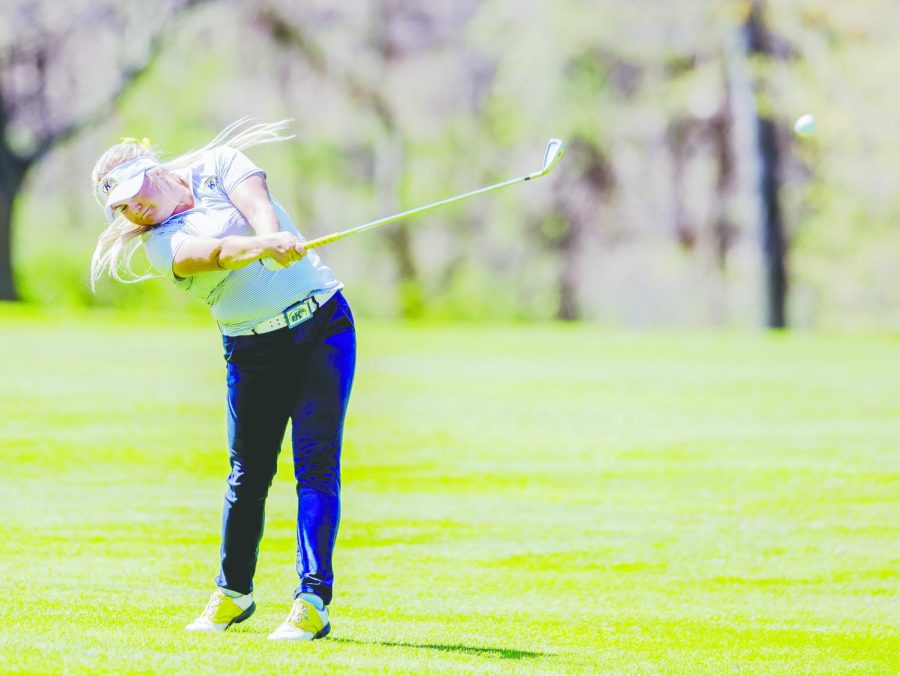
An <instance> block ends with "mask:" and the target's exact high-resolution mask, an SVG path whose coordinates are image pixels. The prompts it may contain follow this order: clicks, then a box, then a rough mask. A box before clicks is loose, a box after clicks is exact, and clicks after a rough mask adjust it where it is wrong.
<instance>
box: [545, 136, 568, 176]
mask: <svg viewBox="0 0 900 676" xmlns="http://www.w3.org/2000/svg"><path fill="white" fill-rule="evenodd" d="M565 154H566V146H565V144H563V142H562V141H561V140H560V139H558V138H552V139H550V140H549V141H547V147H546V148H545V149H544V166H543V167H541V176H543V175H544V174H548V173H550V170H551V169H553V167H555V166H556V163H557V162H559V161H560V160H561V159H562V156H563V155H565Z"/></svg>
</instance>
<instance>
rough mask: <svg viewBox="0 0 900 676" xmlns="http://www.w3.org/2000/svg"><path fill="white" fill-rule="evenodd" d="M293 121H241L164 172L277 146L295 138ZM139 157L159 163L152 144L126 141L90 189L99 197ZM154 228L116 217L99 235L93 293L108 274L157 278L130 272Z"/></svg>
mask: <svg viewBox="0 0 900 676" xmlns="http://www.w3.org/2000/svg"><path fill="white" fill-rule="evenodd" d="M290 122H291V120H281V121H279V122H270V123H258V124H252V120H251V119H250V118H246V117H242V118H241V119H239V120H237V121H236V122H233V123H232V124H230V125H228V126H227V127H225V129H223V130H222V131H221V132H220V133H219V134H218V135H217V136H216V137H215V138H214V139H213V140H212V141H210V142H209V143H207V144H206V145H205V146H203V147H202V148H197V149H196V150H190V151H188V152H186V153H184V154H182V155H179V156H178V157H176V158H174V159H171V160H168V161H166V162H162V163H161V165H162V167H163V169H166V170H168V171H171V170H176V169H186V168H188V167H191V166H193V165H194V164H196V163H197V161H198V160H199V159H200V158H201V157H202V156H203V154H204V153H206V152H209V151H210V150H215V149H216V148H220V147H222V146H228V147H229V148H234V149H235V150H244V149H245V148H249V147H251V146H256V145H261V144H263V143H277V142H279V141H287V140H288V139H292V138H294V135H293V134H285V133H284V130H285V129H286V128H287V126H288V125H289V124H290ZM136 157H149V158H151V159H153V160H156V161H157V162H158V161H159V158H158V157H157V155H156V153H155V152H154V150H153V148H152V147H151V146H150V144H149V141H147V139H144V140H143V141H138V140H137V139H124V140H123V141H122V143H117V144H116V145H114V146H112V147H111V148H109V149H108V150H107V151H106V152H105V153H103V155H101V156H100V159H98V160H97V163H96V164H95V165H94V169H93V171H92V172H91V188H92V189H93V193H94V195H95V196H96V194H97V186H98V185H99V184H100V181H102V180H103V179H104V177H106V175H107V174H109V172H111V171H112V170H113V169H115V168H116V167H118V166H119V165H120V164H122V163H123V162H127V161H128V160H131V159H134V158H136ZM155 227H156V226H155V225H151V226H143V225H137V224H135V223H132V222H131V221H129V220H128V219H127V218H125V217H124V216H122V215H117V216H116V217H115V218H114V219H113V221H112V222H111V223H110V224H109V226H107V228H106V229H105V230H104V231H103V232H101V233H100V236H99V238H98V239H97V246H96V248H95V249H94V255H93V256H92V257H91V289H92V290H93V291H96V285H97V280H98V279H100V277H102V276H103V274H104V273H106V274H108V275H109V276H110V277H111V278H112V279H114V280H116V281H117V282H123V283H126V284H134V283H136V282H140V281H143V280H145V279H150V278H151V277H158V276H159V275H154V274H151V273H150V272H149V271H148V272H146V273H144V274H142V275H138V274H136V273H135V272H134V271H133V270H132V269H131V262H132V259H133V258H134V255H135V253H136V252H137V250H138V249H139V248H140V246H141V239H140V238H141V236H142V235H144V234H145V233H147V232H149V231H150V230H152V229H153V228H155Z"/></svg>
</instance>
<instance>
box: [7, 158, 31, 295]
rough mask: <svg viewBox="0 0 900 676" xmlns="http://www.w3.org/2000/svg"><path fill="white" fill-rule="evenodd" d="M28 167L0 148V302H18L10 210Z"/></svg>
mask: <svg viewBox="0 0 900 676" xmlns="http://www.w3.org/2000/svg"><path fill="white" fill-rule="evenodd" d="M27 170H28V165H27V164H25V163H23V162H22V161H21V160H20V159H19V158H17V157H16V156H15V155H13V154H12V153H11V152H10V151H9V149H8V148H6V147H3V146H0V300H19V294H18V292H17V291H16V282H15V279H14V277H13V266H12V209H13V203H14V202H15V198H16V195H17V194H18V193H19V189H20V188H21V187H22V182H23V181H24V179H25V172H26V171H27Z"/></svg>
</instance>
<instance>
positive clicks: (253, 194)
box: [228, 174, 281, 235]
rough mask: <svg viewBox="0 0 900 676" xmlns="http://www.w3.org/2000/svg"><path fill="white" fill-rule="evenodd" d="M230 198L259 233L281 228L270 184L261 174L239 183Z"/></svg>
mask: <svg viewBox="0 0 900 676" xmlns="http://www.w3.org/2000/svg"><path fill="white" fill-rule="evenodd" d="M228 198H229V199H230V200H231V203H232V204H233V205H234V206H235V208H237V210H238V211H240V212H241V215H242V216H243V217H244V218H246V219H247V222H248V223H249V224H250V227H251V228H253V232H255V233H256V234H257V235H270V234H272V233H275V232H278V231H279V230H280V229H281V228H280V226H279V224H278V216H276V215H275V209H274V208H273V207H272V198H271V196H270V195H269V186H268V184H267V183H266V179H265V178H263V177H262V176H261V175H260V174H254V175H252V176H248V177H247V178H245V179H244V180H243V181H241V182H240V183H238V184H237V185H236V186H235V187H234V189H232V191H231V192H230V193H228Z"/></svg>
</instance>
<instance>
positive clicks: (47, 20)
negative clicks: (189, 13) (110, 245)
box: [0, 0, 208, 300]
mask: <svg viewBox="0 0 900 676" xmlns="http://www.w3.org/2000/svg"><path fill="white" fill-rule="evenodd" d="M207 1H208V0H167V1H166V2H159V3H147V4H144V3H114V2H110V3H97V2H93V1H92V2H85V1H76V2H67V3H54V2H36V1H34V0H17V1H15V2H13V3H12V4H11V5H9V4H8V5H7V6H5V7H4V8H3V17H2V18H3V22H2V24H3V29H4V30H3V32H2V33H0V300H17V299H18V293H17V291H16V285H15V278H14V274H13V265H12V211H13V205H14V203H15V200H16V197H17V195H18V194H19V192H20V190H21V189H22V185H23V183H24V181H25V178H26V177H27V175H28V173H29V171H30V170H31V169H32V168H33V167H34V166H35V165H37V164H38V163H39V162H40V161H41V160H42V159H43V158H44V157H45V156H46V155H47V154H48V153H49V152H50V151H51V150H52V149H53V148H54V147H56V146H57V145H58V144H60V143H62V142H64V141H65V140H67V139H69V138H71V137H72V136H74V135H75V134H77V133H78V132H80V131H81V130H83V129H85V128H87V127H89V126H91V125H94V124H97V123H98V122H100V121H101V120H103V119H104V118H105V117H106V116H107V115H108V114H109V113H110V112H111V111H112V110H113V109H114V107H115V105H116V103H117V102H118V101H119V100H120V99H121V98H122V96H123V95H124V94H125V92H126V91H128V89H129V88H130V87H131V86H132V84H134V82H135V81H136V80H137V79H138V78H139V77H140V76H141V74H143V73H144V72H145V71H146V69H147V68H148V66H149V65H150V64H151V63H152V62H153V60H154V58H155V57H156V55H157V54H159V52H160V50H161V49H162V47H163V44H164V41H165V38H166V35H167V33H168V32H169V31H170V30H172V28H173V22H174V20H175V18H176V17H177V16H178V15H179V14H180V13H181V12H183V11H185V10H187V9H189V8H191V7H194V6H196V5H200V4H202V3H204V2H207ZM123 36H128V39H122V37H123ZM132 36H141V38H142V39H139V40H135V39H134V38H133V37H132Z"/></svg>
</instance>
